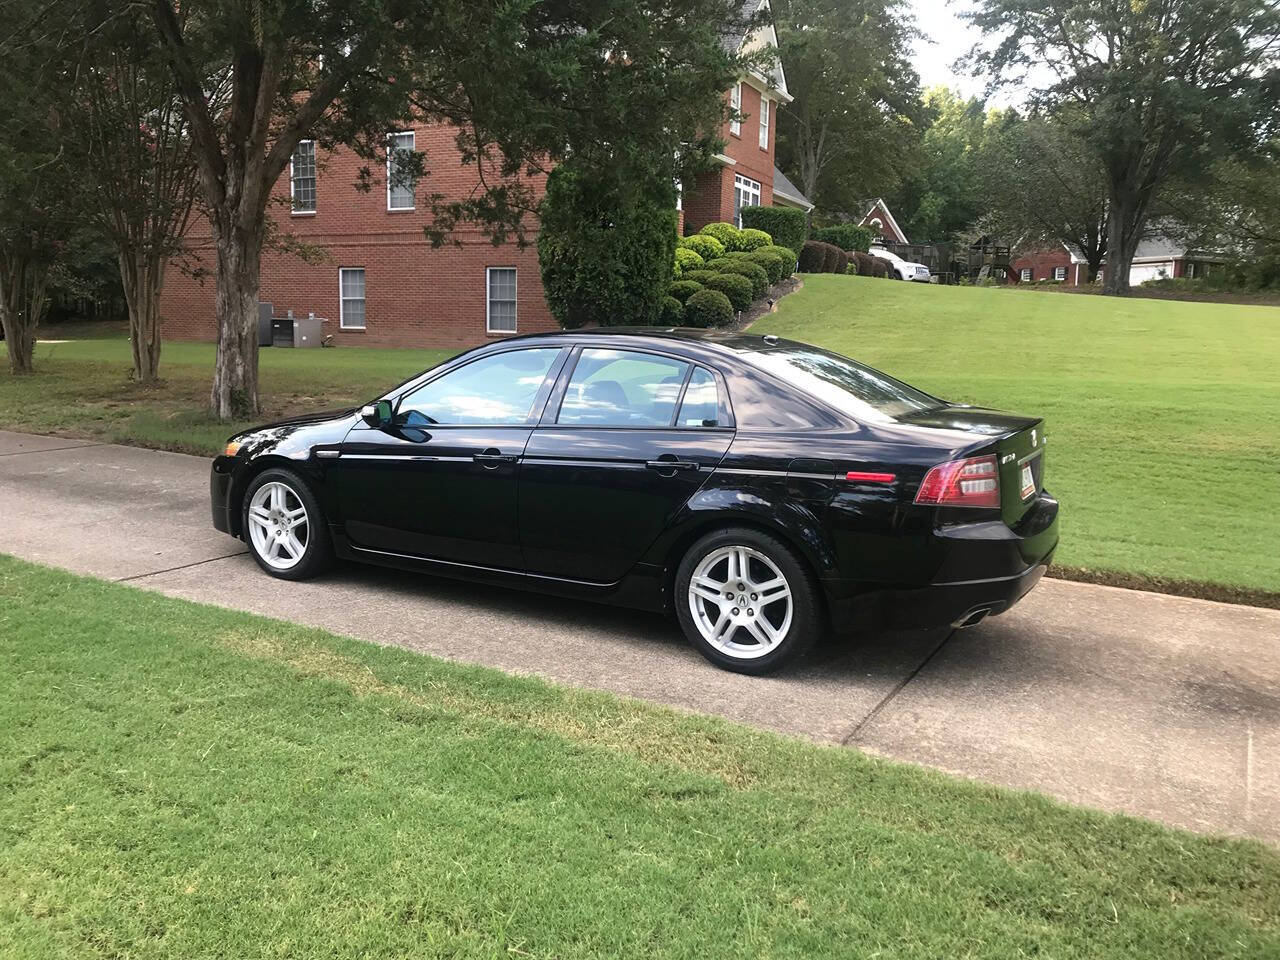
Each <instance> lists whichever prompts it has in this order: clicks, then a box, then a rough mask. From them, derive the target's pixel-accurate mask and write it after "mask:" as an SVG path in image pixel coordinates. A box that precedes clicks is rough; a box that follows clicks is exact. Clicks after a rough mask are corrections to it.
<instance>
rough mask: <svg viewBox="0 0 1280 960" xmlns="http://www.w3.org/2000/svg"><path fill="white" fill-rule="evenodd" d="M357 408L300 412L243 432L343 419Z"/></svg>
mask: <svg viewBox="0 0 1280 960" xmlns="http://www.w3.org/2000/svg"><path fill="white" fill-rule="evenodd" d="M357 409H358V408H357V407H340V408H339V409H337V410H321V411H319V412H317V413H301V414H298V415H297V416H294V417H285V418H284V419H283V420H272V421H271V422H270V423H264V424H261V425H259V426H256V427H254V428H253V429H252V430H246V431H245V432H246V433H257V432H258V431H259V430H272V429H274V428H276V427H303V426H307V425H308V424H312V423H324V422H325V421H327V420H345V419H347V418H348V417H350V416H352V415H353V414H354V413H355V412H356V410H357Z"/></svg>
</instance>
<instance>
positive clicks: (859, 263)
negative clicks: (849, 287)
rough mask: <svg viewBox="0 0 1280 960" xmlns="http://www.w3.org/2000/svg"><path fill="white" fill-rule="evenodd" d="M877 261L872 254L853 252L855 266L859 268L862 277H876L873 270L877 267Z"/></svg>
mask: <svg viewBox="0 0 1280 960" xmlns="http://www.w3.org/2000/svg"><path fill="white" fill-rule="evenodd" d="M875 260H876V258H875V257H873V256H871V254H869V253H863V252H862V251H861V250H855V251H854V252H853V265H854V266H856V267H857V269H858V276H860V277H870V276H874V272H873V269H872V268H873V267H874V266H875Z"/></svg>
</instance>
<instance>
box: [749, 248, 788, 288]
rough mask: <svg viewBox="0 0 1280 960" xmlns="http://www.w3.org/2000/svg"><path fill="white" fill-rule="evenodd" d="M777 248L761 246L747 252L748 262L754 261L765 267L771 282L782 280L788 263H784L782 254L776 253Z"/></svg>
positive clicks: (762, 267)
mask: <svg viewBox="0 0 1280 960" xmlns="http://www.w3.org/2000/svg"><path fill="white" fill-rule="evenodd" d="M776 249H777V248H776V247H761V248H760V249H759V250H753V251H752V252H751V253H748V254H747V262H748V263H754V264H756V265H757V266H759V267H760V268H761V269H763V270H764V272H765V273H767V274H768V275H769V283H771V284H773V283H777V282H778V281H779V280H781V279H782V277H783V271H784V270H786V268H787V264H785V263H783V260H782V255H781V254H778V253H774V251H775V250H776Z"/></svg>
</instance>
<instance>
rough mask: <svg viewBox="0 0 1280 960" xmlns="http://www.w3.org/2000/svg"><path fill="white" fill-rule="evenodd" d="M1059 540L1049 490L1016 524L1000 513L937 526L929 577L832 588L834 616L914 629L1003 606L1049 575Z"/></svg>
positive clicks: (843, 623) (838, 621) (839, 620)
mask: <svg viewBox="0 0 1280 960" xmlns="http://www.w3.org/2000/svg"><path fill="white" fill-rule="evenodd" d="M1057 546H1058V501H1057V500H1055V499H1053V497H1051V496H1049V495H1048V494H1047V493H1042V494H1040V495H1039V496H1038V497H1037V500H1036V503H1035V504H1034V506H1033V508H1032V509H1031V510H1028V511H1027V513H1026V515H1025V516H1024V518H1023V519H1022V521H1020V522H1019V523H1018V525H1017V526H1016V527H1009V526H1007V525H1005V524H1004V523H1003V522H1001V521H998V520H997V521H984V522H978V523H960V524H954V525H947V526H942V527H938V528H937V529H935V531H934V547H935V548H936V549H937V551H938V553H939V555H940V557H941V561H940V563H939V564H938V565H937V567H936V569H935V573H934V576H933V577H932V578H931V580H930V582H928V583H925V584H919V585H917V584H899V585H884V586H876V587H872V588H870V589H864V590H863V591H862V592H854V593H853V594H852V595H849V596H845V597H840V598H836V597H830V596H829V600H830V606H831V614H832V620H833V623H834V625H835V626H836V627H837V628H841V627H850V626H859V627H866V626H891V627H900V628H904V629H912V628H929V627H940V626H946V625H948V624H956V623H959V622H962V621H964V620H965V619H967V618H970V617H972V616H974V615H975V614H977V613H979V612H982V613H985V614H986V615H987V616H995V615H997V614H1000V613H1004V612H1005V611H1006V610H1008V609H1009V608H1010V607H1012V606H1013V605H1014V604H1015V603H1017V602H1018V601H1019V600H1021V599H1022V598H1023V597H1024V596H1026V594H1027V593H1028V592H1029V591H1030V590H1031V589H1032V588H1033V587H1034V586H1035V585H1036V584H1037V583H1038V582H1039V581H1040V578H1041V577H1043V576H1044V574H1045V571H1046V570H1047V569H1048V567H1049V563H1050V562H1051V561H1052V559H1053V553H1054V550H1056V549H1057Z"/></svg>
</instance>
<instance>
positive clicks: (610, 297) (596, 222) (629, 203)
mask: <svg viewBox="0 0 1280 960" xmlns="http://www.w3.org/2000/svg"><path fill="white" fill-rule="evenodd" d="M668 188H669V189H668ZM668 208H669V209H668ZM538 220H539V224H540V230H539V233H538V265H539V267H540V268H541V273H542V287H543V291H544V292H545V294H546V298H547V306H549V307H550V308H551V313H552V314H553V315H554V316H555V318H556V319H557V320H558V321H560V323H561V325H562V326H565V327H568V328H571V329H572V328H576V327H582V326H586V325H587V324H592V323H599V324H605V325H631V324H636V325H648V324H652V323H653V322H655V321H656V320H657V319H658V314H659V312H660V311H661V309H662V300H663V298H664V297H665V296H666V295H667V287H668V286H670V284H671V269H672V264H673V263H674V262H675V243H676V210H675V187H674V186H673V185H671V184H670V181H667V183H665V184H663V183H654V184H652V185H645V188H644V189H638V190H635V191H628V192H627V193H625V194H623V193H619V192H618V190H617V189H616V187H615V185H612V184H610V183H608V182H605V183H601V182H600V180H599V178H598V177H596V176H594V175H593V174H592V173H590V172H588V171H583V170H578V169H575V168H574V166H573V165H572V164H569V163H565V164H561V165H560V166H558V167H556V169H555V170H554V171H553V172H552V173H551V176H550V177H549V178H548V179H547V192H546V194H545V195H544V196H543V198H542V203H541V204H540V206H539V212H538Z"/></svg>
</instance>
